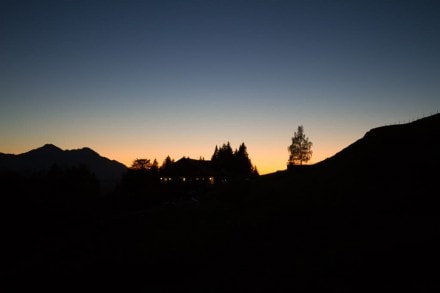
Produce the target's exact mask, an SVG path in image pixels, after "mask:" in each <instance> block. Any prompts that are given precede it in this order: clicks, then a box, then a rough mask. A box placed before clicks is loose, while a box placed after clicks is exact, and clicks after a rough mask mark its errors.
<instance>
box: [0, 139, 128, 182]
mask: <svg viewBox="0 0 440 293" xmlns="http://www.w3.org/2000/svg"><path fill="white" fill-rule="evenodd" d="M54 164H57V165H59V166H63V167H71V166H79V165H85V166H87V167H88V168H89V170H90V171H91V172H92V173H94V174H95V175H96V177H97V178H98V180H99V181H100V182H101V184H103V185H108V184H110V185H111V184H113V183H114V182H115V181H118V180H120V179H121V176H122V174H123V173H124V172H125V171H126V169H127V167H126V166H125V165H123V164H122V163H119V162H117V161H115V160H110V159H108V158H105V157H102V156H100V155H99V154H98V153H97V152H95V151H94V150H92V149H90V148H86V147H85V148H82V149H75V150H62V149H60V148H59V147H57V146H55V145H53V144H46V145H44V146H42V147H40V148H37V149H33V150H31V151H29V152H26V153H22V154H18V155H14V154H3V153H0V170H10V171H16V172H20V173H27V174H28V173H33V172H45V171H47V170H49V169H50V168H51V166H53V165H54Z"/></svg>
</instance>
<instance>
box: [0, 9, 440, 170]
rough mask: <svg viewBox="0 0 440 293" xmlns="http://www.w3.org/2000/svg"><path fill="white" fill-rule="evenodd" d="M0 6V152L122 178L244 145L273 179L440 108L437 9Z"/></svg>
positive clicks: (439, 42) (439, 46)
mask: <svg viewBox="0 0 440 293" xmlns="http://www.w3.org/2000/svg"><path fill="white" fill-rule="evenodd" d="M21 2H22V1H6V2H4V3H2V4H1V5H0V14H1V19H2V29H1V31H2V33H1V34H2V44H3V45H2V46H1V48H0V61H1V63H0V64H1V65H0V135H1V140H0V152H2V153H14V154H18V153H22V152H26V151H29V150H31V149H34V148H38V147H40V146H42V145H44V144H46V143H52V144H54V145H57V146H58V147H60V148H62V149H77V148H82V147H89V148H91V149H93V150H95V151H96V152H98V153H99V154H100V155H102V156H105V157H108V158H110V159H113V160H117V161H120V162H122V163H124V164H125V165H128V166H129V165H131V163H132V161H133V160H134V159H136V158H148V159H151V160H153V159H154V158H156V159H157V160H158V161H159V163H160V164H161V163H162V161H163V160H164V158H165V157H166V156H167V155H170V156H171V157H172V158H174V159H179V158H181V157H183V156H189V157H191V158H195V159H198V158H200V157H204V158H205V159H210V157H211V155H212V153H213V151H214V148H215V146H216V145H221V144H223V143H226V142H228V141H229V142H230V143H231V146H232V147H233V148H234V149H235V148H237V147H238V146H239V144H241V143H242V142H244V143H245V144H246V146H247V149H248V152H249V156H250V159H251V160H252V163H253V164H254V165H256V166H257V168H258V170H259V172H260V174H265V173H270V172H274V171H277V170H282V169H285V168H286V162H287V159H288V152H287V146H288V145H289V144H290V139H291V137H292V136H293V133H294V131H295V130H296V128H297V127H298V125H303V126H304V130H305V134H306V135H307V136H308V137H309V139H310V141H312V142H313V147H312V150H313V156H312V160H311V161H310V162H309V163H316V162H319V161H321V160H323V159H325V158H327V157H330V156H332V155H334V154H335V153H337V152H338V151H340V150H342V149H343V148H344V147H346V146H347V145H349V144H351V143H353V142H354V141H356V140H357V139H359V138H361V137H362V136H363V135H364V134H365V132H367V131H368V130H369V129H371V128H373V127H377V126H382V125H387V124H394V123H403V122H408V121H410V120H415V119H417V118H421V117H423V116H428V115H430V114H433V113H437V112H438V111H439V110H440V98H439V93H440V79H439V78H440V71H439V70H440V54H439V52H440V39H439V37H438V36H439V35H440V21H439V19H440V8H439V6H440V4H439V3H438V2H436V1H423V0H422V1H420V0H418V1H338V2H334V1H226V0H225V1H111V2H107V1H81V0H75V1H28V2H25V3H26V4H23V3H21Z"/></svg>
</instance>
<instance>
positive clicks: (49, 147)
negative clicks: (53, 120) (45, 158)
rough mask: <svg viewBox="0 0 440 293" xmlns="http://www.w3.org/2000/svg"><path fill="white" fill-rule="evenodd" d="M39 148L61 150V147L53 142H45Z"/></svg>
mask: <svg viewBox="0 0 440 293" xmlns="http://www.w3.org/2000/svg"><path fill="white" fill-rule="evenodd" d="M40 149H45V150H54V151H62V149H61V148H59V147H57V146H56V145H54V144H51V143H47V144H45V145H44V146H42V147H41V148H40Z"/></svg>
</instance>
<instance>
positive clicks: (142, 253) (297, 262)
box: [13, 115, 440, 292]
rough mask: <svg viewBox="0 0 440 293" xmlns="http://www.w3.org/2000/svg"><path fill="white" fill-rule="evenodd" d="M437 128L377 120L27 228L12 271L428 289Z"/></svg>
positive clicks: (76, 279) (105, 285)
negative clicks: (205, 186)
mask: <svg viewBox="0 0 440 293" xmlns="http://www.w3.org/2000/svg"><path fill="white" fill-rule="evenodd" d="M439 130H440V115H433V116H431V117H427V118H424V119H421V120H417V121H415V122H412V123H409V124H404V125H394V126H386V127H380V128H376V129H373V130H371V131H370V132H368V133H367V134H366V135H365V136H364V137H363V138H361V139H360V140H358V141H357V142H355V143H353V144H352V145H350V146H348V147H347V148H346V149H344V150H342V151H341V152H340V153H338V154H336V155H335V156H334V157H332V158H330V159H328V160H326V161H323V162H321V163H318V164H316V165H312V166H301V167H298V168H292V170H290V171H283V172H278V173H274V174H270V175H266V176H260V177H259V178H258V179H256V180H253V181H246V182H240V183H238V184H233V185H232V184H231V185H225V186H221V187H220V188H218V189H215V190H213V191H211V192H210V193H209V194H207V196H206V198H204V199H203V200H200V201H199V202H197V203H191V204H189V203H185V204H181V205H175V206H161V207H155V208H153V209H149V210H139V211H137V212H130V213H114V212H112V210H105V209H103V211H105V213H104V212H103V211H97V214H95V215H91V216H89V217H88V218H82V219H81V220H78V219H77V220H75V221H73V222H70V223H62V224H60V223H58V224H57V225H55V224H52V225H54V226H53V227H55V226H56V227H60V228H59V229H60V232H58V233H52V232H53V230H56V229H57V228H53V227H52V228H51V229H50V230H49V229H48V227H43V228H41V227H34V229H32V231H35V230H37V231H39V232H41V233H34V234H33V236H34V237H33V238H32V241H28V240H30V239H27V238H24V239H23V241H25V240H27V241H28V242H25V244H23V245H21V246H20V249H22V250H26V251H27V252H26V253H27V255H29V257H27V258H26V259H24V260H23V261H22V262H21V263H19V264H15V266H13V268H14V270H13V271H14V273H15V275H16V276H19V277H21V278H22V279H26V280H30V279H32V280H33V282H30V283H21V284H20V285H23V287H25V285H26V284H32V288H40V287H44V288H49V287H52V288H55V289H60V288H66V289H67V288H68V289H71V288H78V289H80V288H84V287H86V286H87V288H95V289H101V290H105V289H110V288H111V289H119V290H125V291H131V290H137V289H141V290H146V291H152V292H182V291H190V292H231V291H238V290H241V291H246V292H292V291H297V290H300V291H314V290H332V291H338V292H344V291H346V292H358V291H369V292H371V291H372V290H377V288H387V289H391V290H402V289H407V290H408V289H409V290H413V291H416V292H421V291H422V292H426V291H435V289H438V288H439V280H438V270H437V269H436V266H437V264H438V263H439V261H440V257H439V253H438V250H439V249H438V247H439V244H440V243H439V241H438V239H437V238H438V237H437V235H438V234H439V232H440V219H439V216H438V211H437V210H438V207H439V199H438V196H437V193H438V192H437V188H436V187H437V185H436V180H438V175H439V173H438V166H439V163H440V160H439V154H438V149H440V145H439V141H440V140H439V139H438V138H439V137H438V136H439V133H440V131H439ZM28 220H29V222H30V223H31V219H28ZM53 222H54V223H56V219H53ZM30 223H29V225H31V224H30ZM48 231H49V232H48ZM36 235H38V237H35V236H36ZM31 243H32V245H31ZM36 247H37V248H36ZM29 251H30V252H29ZM17 253H20V251H18V252H17ZM35 277H36V278H35Z"/></svg>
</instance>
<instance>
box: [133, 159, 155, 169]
mask: <svg viewBox="0 0 440 293" xmlns="http://www.w3.org/2000/svg"><path fill="white" fill-rule="evenodd" d="M151 166H152V165H151V162H150V160H149V159H136V160H134V161H133V164H132V165H131V169H134V170H150V169H151Z"/></svg>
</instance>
